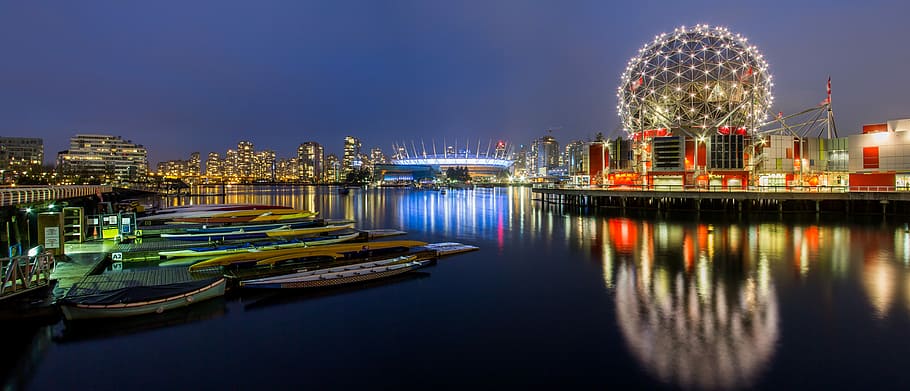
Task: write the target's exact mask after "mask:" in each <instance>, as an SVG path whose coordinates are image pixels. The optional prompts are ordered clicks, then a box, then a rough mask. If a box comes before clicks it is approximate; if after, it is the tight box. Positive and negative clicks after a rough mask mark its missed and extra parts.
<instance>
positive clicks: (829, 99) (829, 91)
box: [825, 76, 831, 103]
mask: <svg viewBox="0 0 910 391" xmlns="http://www.w3.org/2000/svg"><path fill="white" fill-rule="evenodd" d="M825 102H826V103H831V76H828V98H827V99H825Z"/></svg>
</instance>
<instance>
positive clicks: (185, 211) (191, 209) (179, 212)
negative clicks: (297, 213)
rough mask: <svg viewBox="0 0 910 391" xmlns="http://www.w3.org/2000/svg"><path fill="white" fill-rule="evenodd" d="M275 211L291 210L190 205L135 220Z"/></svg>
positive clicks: (262, 206)
mask: <svg viewBox="0 0 910 391" xmlns="http://www.w3.org/2000/svg"><path fill="white" fill-rule="evenodd" d="M275 209H291V208H290V207H287V206H277V205H255V204H213V205H191V206H176V207H172V208H167V209H162V210H159V211H157V212H155V213H153V214H150V215H147V216H142V217H139V218H137V219H136V221H138V222H140V223H141V222H144V221H160V220H171V219H174V218H180V217H192V216H197V215H199V214H200V213H210V214H214V213H223V212H229V211H238V210H259V211H260V213H263V212H264V211H266V210H275Z"/></svg>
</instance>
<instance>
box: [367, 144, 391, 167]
mask: <svg viewBox="0 0 910 391" xmlns="http://www.w3.org/2000/svg"><path fill="white" fill-rule="evenodd" d="M388 162H389V158H388V156H386V155H385V154H384V153H382V148H379V147H376V148H373V149H371V150H370V164H371V165H374V166H375V165H377V164H385V163H388Z"/></svg>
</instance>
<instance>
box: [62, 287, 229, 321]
mask: <svg viewBox="0 0 910 391" xmlns="http://www.w3.org/2000/svg"><path fill="white" fill-rule="evenodd" d="M225 285H226V284H225V279H224V277H214V278H209V279H205V280H198V281H189V282H181V283H175V284H167V285H153V286H137V287H125V288H120V289H115V290H109V291H99V292H96V293H92V294H84V295H80V296H75V297H65V298H64V299H63V300H62V302H61V306H60V308H61V309H62V310H63V316H64V317H65V318H66V319H67V320H79V319H100V318H122V317H128V316H136V315H143V314H151V313H161V312H164V311H167V310H170V309H174V308H179V307H185V306H188V305H191V304H193V303H198V302H201V301H204V300H208V299H212V298H215V297H219V296H223V295H224V288H225Z"/></svg>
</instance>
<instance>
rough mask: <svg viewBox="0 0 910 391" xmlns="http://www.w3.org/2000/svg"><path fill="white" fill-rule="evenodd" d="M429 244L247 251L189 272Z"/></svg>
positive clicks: (394, 242)
mask: <svg viewBox="0 0 910 391" xmlns="http://www.w3.org/2000/svg"><path fill="white" fill-rule="evenodd" d="M425 244H426V242H419V241H415V240H392V241H382V242H370V243H367V244H359V243H339V244H331V245H327V246H316V247H307V248H292V249H280V250H269V251H256V252H244V253H236V254H229V255H222V256H218V257H214V258H211V259H208V260H205V261H202V262H199V263H196V264H194V265H192V266H190V268H189V270H190V271H199V270H201V269H204V268H209V267H219V266H221V267H224V266H232V265H239V264H255V265H256V266H274V265H276V264H279V263H286V262H293V261H295V260H301V259H318V258H329V259H338V258H365V257H368V256H375V255H379V254H388V253H394V252H396V251H398V250H401V251H406V250H408V249H411V248H413V247H419V246H423V245H425Z"/></svg>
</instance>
